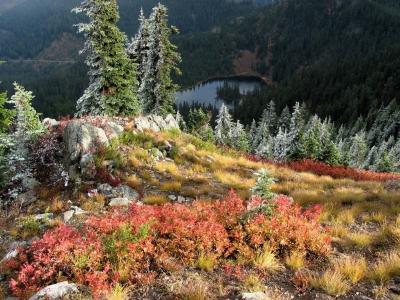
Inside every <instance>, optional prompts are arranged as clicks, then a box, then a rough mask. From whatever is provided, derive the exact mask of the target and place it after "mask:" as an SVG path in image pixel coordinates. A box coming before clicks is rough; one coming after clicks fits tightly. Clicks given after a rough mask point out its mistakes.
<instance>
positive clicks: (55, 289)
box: [29, 281, 79, 300]
mask: <svg viewBox="0 0 400 300" xmlns="http://www.w3.org/2000/svg"><path fill="white" fill-rule="evenodd" d="M78 293H79V289H78V287H77V285H76V284H73V283H68V282H67V281H64V282H60V283H56V284H52V285H49V286H47V287H45V288H43V289H41V290H40V291H39V292H37V293H36V294H35V295H33V296H32V297H30V298H29V300H40V299H48V300H60V299H64V298H65V297H73V295H76V294H78ZM71 299H73V298H71Z"/></svg>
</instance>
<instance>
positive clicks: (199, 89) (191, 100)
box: [176, 78, 264, 109]
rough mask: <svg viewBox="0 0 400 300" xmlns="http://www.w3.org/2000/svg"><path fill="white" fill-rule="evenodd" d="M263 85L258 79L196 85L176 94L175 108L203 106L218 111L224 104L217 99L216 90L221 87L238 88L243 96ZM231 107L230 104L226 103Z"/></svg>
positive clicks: (228, 80) (219, 81)
mask: <svg viewBox="0 0 400 300" xmlns="http://www.w3.org/2000/svg"><path fill="white" fill-rule="evenodd" d="M263 85H264V83H262V82H261V81H260V80H258V79H252V78H246V79H242V78H240V79H236V78H232V79H223V80H211V81H207V82H205V83H203V84H200V85H197V86H195V87H193V88H190V89H187V90H184V91H181V92H178V93H177V94H176V104H177V106H179V105H182V104H184V103H185V102H186V103H188V104H196V103H197V104H202V105H205V106H209V105H211V106H213V107H215V108H217V109H219V108H220V107H221V105H222V103H224V100H223V99H221V98H219V97H218V90H219V89H220V88H222V87H226V86H229V87H232V88H238V89H239V91H240V94H242V95H244V94H246V93H248V92H252V91H254V90H255V89H258V88H261V87H262V86H263ZM227 104H228V105H229V106H232V105H233V104H232V103H227Z"/></svg>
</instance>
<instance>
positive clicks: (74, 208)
mask: <svg viewBox="0 0 400 300" xmlns="http://www.w3.org/2000/svg"><path fill="white" fill-rule="evenodd" d="M71 208H72V209H73V210H74V212H75V215H77V216H79V215H84V214H87V211H85V210H83V209H82V208H80V207H78V206H71Z"/></svg>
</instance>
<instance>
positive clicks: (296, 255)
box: [285, 251, 305, 270]
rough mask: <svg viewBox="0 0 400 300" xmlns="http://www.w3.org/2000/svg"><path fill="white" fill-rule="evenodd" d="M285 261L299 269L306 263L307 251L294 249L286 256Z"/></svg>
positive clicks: (292, 267) (291, 266)
mask: <svg viewBox="0 0 400 300" xmlns="http://www.w3.org/2000/svg"><path fill="white" fill-rule="evenodd" d="M285 263H286V265H287V266H288V267H289V268H291V269H292V270H299V269H301V268H303V267H304V265H305V253H304V252H300V251H293V252H291V253H290V255H288V256H287V257H286V258H285Z"/></svg>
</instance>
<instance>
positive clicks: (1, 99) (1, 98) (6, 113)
mask: <svg viewBox="0 0 400 300" xmlns="http://www.w3.org/2000/svg"><path fill="white" fill-rule="evenodd" d="M6 102H7V94H6V93H0V134H2V133H6V132H7V131H8V129H9V128H10V125H11V123H12V119H13V117H14V111H13V110H12V109H8V108H6Z"/></svg>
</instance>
